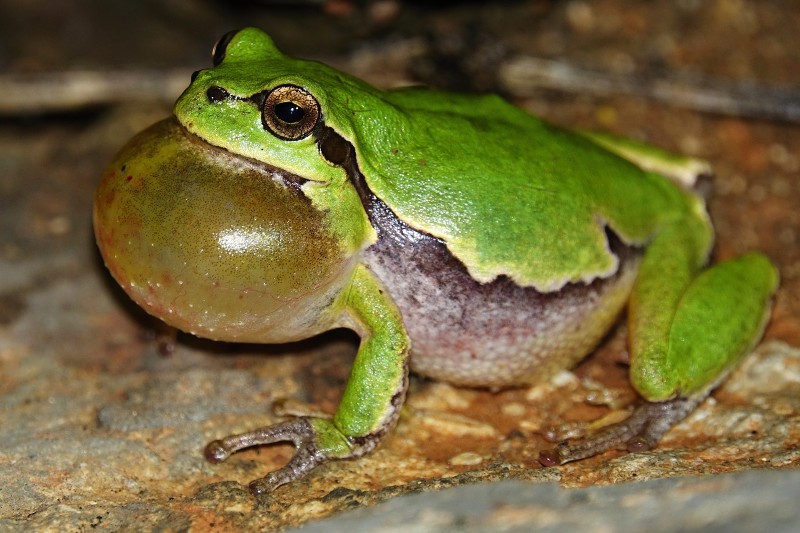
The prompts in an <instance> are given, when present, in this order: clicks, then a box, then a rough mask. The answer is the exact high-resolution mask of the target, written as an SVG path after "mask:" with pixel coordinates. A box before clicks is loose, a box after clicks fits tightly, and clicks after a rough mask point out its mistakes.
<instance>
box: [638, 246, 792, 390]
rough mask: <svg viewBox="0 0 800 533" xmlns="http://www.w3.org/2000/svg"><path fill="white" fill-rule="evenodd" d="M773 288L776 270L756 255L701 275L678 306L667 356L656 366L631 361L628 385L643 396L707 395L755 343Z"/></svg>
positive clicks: (725, 264)
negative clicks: (630, 382) (631, 383)
mask: <svg viewBox="0 0 800 533" xmlns="http://www.w3.org/2000/svg"><path fill="white" fill-rule="evenodd" d="M776 286H777V273H776V271H775V268H774V267H773V266H772V264H771V263H770V262H769V260H767V259H766V258H765V257H764V256H762V255H760V254H748V255H745V256H742V257H739V258H737V259H733V260H729V261H725V262H721V263H718V264H716V265H714V266H712V267H710V268H708V269H707V270H705V271H703V272H701V273H700V274H699V275H698V276H697V277H696V278H695V279H694V280H692V282H691V284H690V285H689V286H688V288H687V289H686V290H685V292H684V293H683V295H682V296H681V298H680V300H679V303H678V307H677V309H676V311H675V315H674V318H673V321H672V326H671V328H670V332H669V342H668V348H667V353H666V356H665V357H664V358H663V359H661V360H660V362H655V364H648V363H654V361H633V365H632V368H631V373H632V375H631V379H632V382H633V383H634V385H635V386H636V387H637V389H638V390H639V392H640V393H641V394H642V396H644V397H645V399H647V400H650V401H661V400H665V399H668V398H670V397H675V396H683V397H690V396H695V395H701V396H702V395H705V394H707V393H708V391H709V390H710V389H711V388H713V387H714V386H715V385H716V384H717V383H719V381H720V380H721V379H723V378H724V377H725V375H726V374H727V372H728V371H729V370H730V369H731V367H732V366H734V365H735V364H736V363H737V362H738V361H739V359H740V358H741V357H742V356H743V355H745V354H746V353H748V352H749V351H750V350H751V349H752V348H753V346H754V345H755V343H756V342H757V341H758V339H759V338H760V336H761V333H762V332H763V329H764V326H765V324H766V320H767V318H768V314H769V300H770V298H771V296H772V293H773V292H774V290H775V288H776ZM648 356H652V352H646V351H645V352H644V354H643V356H642V357H645V358H646V357H648ZM634 357H637V354H634Z"/></svg>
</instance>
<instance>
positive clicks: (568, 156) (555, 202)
mask: <svg viewBox="0 0 800 533" xmlns="http://www.w3.org/2000/svg"><path fill="white" fill-rule="evenodd" d="M383 97H384V98H385V100H386V102H387V103H389V104H391V106H393V107H389V106H387V108H386V109H390V110H391V117H390V118H391V119H389V117H386V116H384V120H383V121H380V120H372V117H371V116H370V114H369V113H361V114H355V115H353V126H354V129H355V130H356V131H357V133H356V136H357V138H359V139H362V141H361V142H360V144H359V146H358V150H357V152H358V157H359V166H360V167H361V169H362V171H363V172H364V174H365V176H366V180H367V183H368V185H369V187H370V188H371V189H372V191H373V192H374V193H375V194H376V195H377V196H379V197H380V198H381V199H383V201H384V202H386V203H387V204H388V205H389V206H390V207H391V208H392V209H393V210H394V212H395V213H396V214H397V215H398V216H399V217H400V218H402V219H403V220H404V221H406V222H407V223H409V224H410V225H411V226H413V227H415V228H417V229H420V230H422V231H426V232H428V233H430V234H432V235H435V236H437V237H440V238H442V239H443V240H444V241H445V242H446V243H447V245H448V248H449V249H450V250H451V252H452V253H453V254H454V255H455V256H457V257H458V258H459V259H460V260H461V261H462V262H463V263H464V264H465V265H466V266H467V268H468V269H469V271H470V273H471V274H472V275H473V277H475V278H476V279H478V280H481V281H489V280H491V279H493V278H495V277H497V276H498V275H507V276H509V277H511V278H512V279H514V280H515V281H516V282H517V283H520V284H522V285H526V286H528V285H532V286H535V287H537V288H538V289H540V290H554V289H557V288H559V287H560V286H562V285H563V284H564V283H566V282H571V281H579V280H584V281H588V280H591V279H594V278H595V277H602V276H605V275H609V274H611V273H612V272H614V271H615V268H616V258H615V257H614V256H613V255H612V254H611V253H610V252H609V250H608V243H607V238H606V235H605V225H606V224H607V225H608V226H609V227H610V228H611V229H612V230H613V231H614V232H616V233H617V234H618V235H619V236H620V237H621V238H622V239H623V241H625V242H626V243H631V244H643V243H645V242H646V241H647V240H648V239H649V238H650V236H651V235H652V234H653V232H654V231H655V230H656V229H657V227H658V226H660V225H661V224H662V223H663V222H664V221H665V220H666V219H669V218H672V217H674V216H680V214H681V213H682V212H684V211H685V210H686V209H691V208H692V207H691V206H692V204H694V205H695V208H696V209H698V210H700V211H701V212H702V209H703V207H702V205H700V203H699V200H693V199H692V197H691V195H689V194H688V193H686V192H684V191H681V190H679V189H678V188H676V187H675V186H674V185H672V184H671V183H669V182H668V181H667V180H666V179H664V178H663V177H661V176H658V175H655V174H651V173H646V172H644V171H642V170H641V169H639V168H638V167H636V166H634V165H633V164H631V163H628V162H627V161H625V160H623V159H621V158H619V157H618V156H616V155H613V154H611V153H609V152H607V151H606V150H604V149H602V148H600V147H599V146H597V145H596V144H594V143H592V142H591V141H589V140H587V139H585V138H582V137H579V136H577V135H575V134H572V133H570V132H567V131H564V130H561V129H558V128H555V127H553V126H551V125H549V124H547V123H545V122H543V121H541V120H539V119H537V118H535V117H532V116H531V115H528V114H526V113H525V112H523V111H521V110H519V109H518V108H515V107H513V106H511V105H510V104H508V103H506V102H504V101H503V100H502V99H500V98H499V97H496V96H486V97H469V96H459V95H453V94H446V93H436V92H432V91H427V90H423V89H406V90H399V91H390V92H387V93H384V96H383ZM386 109H385V110H384V115H387V114H389V113H387V112H386ZM387 139H388V141H387ZM364 140H365V141H364ZM376 162H380V163H379V164H376ZM701 216H702V215H701Z"/></svg>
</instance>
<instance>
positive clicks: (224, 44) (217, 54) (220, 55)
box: [211, 30, 239, 67]
mask: <svg viewBox="0 0 800 533" xmlns="http://www.w3.org/2000/svg"><path fill="white" fill-rule="evenodd" d="M237 33H239V30H233V31H229V32H228V33H226V34H225V35H223V36H222V37H220V39H219V41H217V44H215V45H214V48H213V49H212V50H211V61H212V62H213V63H214V66H215V67H216V66H219V64H220V63H222V60H223V59H225V52H226V51H227V49H228V45H229V44H230V42H231V41H232V40H233V38H234V37H235V36H236V34H237Z"/></svg>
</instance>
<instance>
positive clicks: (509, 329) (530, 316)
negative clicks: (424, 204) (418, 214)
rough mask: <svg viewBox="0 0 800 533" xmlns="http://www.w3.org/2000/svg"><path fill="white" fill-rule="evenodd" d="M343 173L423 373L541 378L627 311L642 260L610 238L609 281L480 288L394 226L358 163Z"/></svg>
mask: <svg viewBox="0 0 800 533" xmlns="http://www.w3.org/2000/svg"><path fill="white" fill-rule="evenodd" d="M349 173H350V175H351V179H352V180H353V182H354V183H355V185H356V189H357V190H358V191H359V194H360V196H361V199H362V203H363V204H364V208H365V209H366V210H367V213H368V215H369V218H370V222H371V223H372V225H373V227H375V229H376V230H377V232H378V242H377V243H375V244H374V245H373V246H371V247H369V248H368V249H367V250H365V252H364V254H363V262H364V263H366V265H367V266H368V267H369V269H370V270H371V271H372V272H373V273H374V274H375V275H376V276H377V277H378V279H380V280H381V282H382V283H383V285H384V286H385V287H386V288H387V290H388V291H389V294H390V295H391V297H392V299H393V300H394V302H395V304H396V305H397V306H398V308H399V309H400V312H401V313H402V315H403V322H404V324H405V326H406V329H407V331H408V334H409V337H410V338H411V369H412V370H413V371H415V372H417V373H419V374H422V375H425V376H428V377H431V378H434V379H437V380H442V381H447V382H450V383H454V384H457V385H466V386H475V387H492V388H499V387H506V386H511V385H523V384H530V383H534V382H540V381H542V380H545V379H547V378H549V377H550V376H552V375H553V374H555V373H556V372H558V371H559V370H562V369H564V368H570V367H572V366H573V365H575V364H576V363H577V362H578V361H580V360H581V359H582V358H583V357H584V356H585V355H586V354H587V353H589V351H591V350H592V349H593V348H594V347H595V346H596V345H597V343H598V342H599V341H600V339H602V337H603V336H604V335H605V334H606V333H607V332H608V330H609V328H610V327H611V326H612V324H613V323H614V321H615V320H616V319H617V317H618V316H619V313H620V312H621V310H622V309H623V307H624V306H625V303H626V301H627V298H628V295H629V294H630V290H631V287H632V286H633V282H634V279H635V277H636V271H637V267H638V264H639V259H640V255H641V254H640V252H639V251H638V250H637V249H634V248H631V247H627V246H625V245H623V244H622V243H621V242H620V241H619V240H618V239H616V238H615V237H614V236H613V235H610V239H609V240H610V243H611V249H612V251H614V253H615V254H616V255H617V256H618V257H619V258H620V268H619V270H618V271H617V273H616V274H615V275H613V276H611V277H609V278H606V279H598V280H595V281H594V282H592V283H590V284H584V283H573V284H569V285H567V286H565V287H564V288H563V289H561V290H560V291H558V292H554V293H541V292H539V291H537V290H536V289H534V288H523V287H520V286H518V285H516V284H515V283H514V282H513V281H511V280H510V279H508V278H506V277H500V278H498V279H496V280H495V281H493V282H491V283H487V284H481V283H478V282H477V281H475V280H474V279H472V277H471V276H470V275H469V273H468V272H467V270H466V268H465V267H464V265H463V264H461V263H460V262H459V261H458V260H457V259H456V258H455V257H453V255H452V254H450V252H449V251H448V250H447V247H446V246H445V245H444V243H442V242H441V241H440V240H439V239H436V238H434V237H431V236H429V235H426V234H424V233H422V232H419V231H416V230H415V229H413V228H411V227H409V226H408V225H407V224H405V223H403V222H402V221H400V220H399V219H398V218H397V217H396V216H395V215H394V213H392V212H391V210H390V209H389V208H388V207H387V206H386V204H385V203H383V202H382V201H381V200H380V199H378V198H376V197H375V196H374V195H373V194H372V193H371V192H370V191H369V190H368V189H367V188H366V184H365V182H364V179H363V177H361V175H360V174H359V173H358V170H357V169H356V168H354V165H350V169H349Z"/></svg>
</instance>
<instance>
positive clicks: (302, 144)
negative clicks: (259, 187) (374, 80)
mask: <svg viewBox="0 0 800 533" xmlns="http://www.w3.org/2000/svg"><path fill="white" fill-rule="evenodd" d="M212 55H213V67H212V68H208V69H204V70H200V71H197V72H195V73H194V75H193V77H192V83H191V85H190V86H189V87H188V88H187V89H186V90H185V91H184V93H183V94H182V95H181V97H180V98H179V99H178V101H177V102H176V104H175V116H176V117H177V119H178V121H179V122H180V123H181V124H182V125H183V127H184V128H186V130H187V131H189V132H190V133H192V134H194V135H196V136H198V137H200V138H201V139H203V140H205V141H206V142H208V143H209V144H212V145H214V146H218V147H220V148H224V149H225V150H228V151H230V152H232V153H235V154H239V155H242V156H245V157H249V158H252V159H254V160H256V161H262V162H265V163H268V164H272V165H276V166H279V167H281V168H283V169H285V170H287V171H289V172H292V173H294V174H297V175H300V176H302V177H303V178H304V179H306V180H309V181H313V182H318V183H326V184H327V183H332V182H336V181H337V180H343V179H344V178H345V175H344V174H345V173H344V171H343V169H342V168H341V166H340V165H339V163H340V161H335V159H336V154H337V152H340V151H341V150H340V149H339V145H341V144H342V143H339V144H338V145H337V143H336V142H333V143H328V145H327V146H326V144H325V139H326V137H327V138H335V139H334V140H345V141H347V142H348V143H350V144H354V141H355V139H361V140H362V141H361V142H362V144H363V142H364V141H363V139H364V138H365V137H367V138H373V137H379V136H380V135H376V134H374V132H371V131H363V130H364V128H365V126H364V125H366V127H367V129H369V128H370V127H371V126H370V125H373V126H377V127H384V126H383V125H385V124H387V123H391V117H393V116H395V115H398V113H396V110H395V109H394V108H393V107H392V106H391V105H388V104H387V103H386V102H385V101H384V99H383V96H382V93H381V92H380V91H377V90H376V89H375V88H373V87H372V86H370V85H368V84H367V83H365V82H363V81H361V80H359V79H357V78H353V77H351V76H348V75H346V74H344V73H342V72H339V71H337V70H335V69H333V68H331V67H329V66H327V65H324V64H322V63H318V62H316V61H308V60H303V59H296V58H292V57H289V56H286V55H284V54H283V53H281V52H280V51H279V50H278V49H277V48H276V47H275V44H274V43H273V41H272V39H271V38H270V37H269V36H268V35H267V34H266V33H264V32H263V31H261V30H259V29H257V28H244V29H241V30H238V31H234V32H230V33H228V34H226V35H225V36H224V37H223V38H222V39H221V40H220V41H219V42H218V43H217V44H216V46H215V47H214V51H213V54H212ZM334 130H335V132H336V135H333V136H328V135H327V133H329V132H332V131H334ZM356 130H358V131H356ZM371 133H373V134H371Z"/></svg>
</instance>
